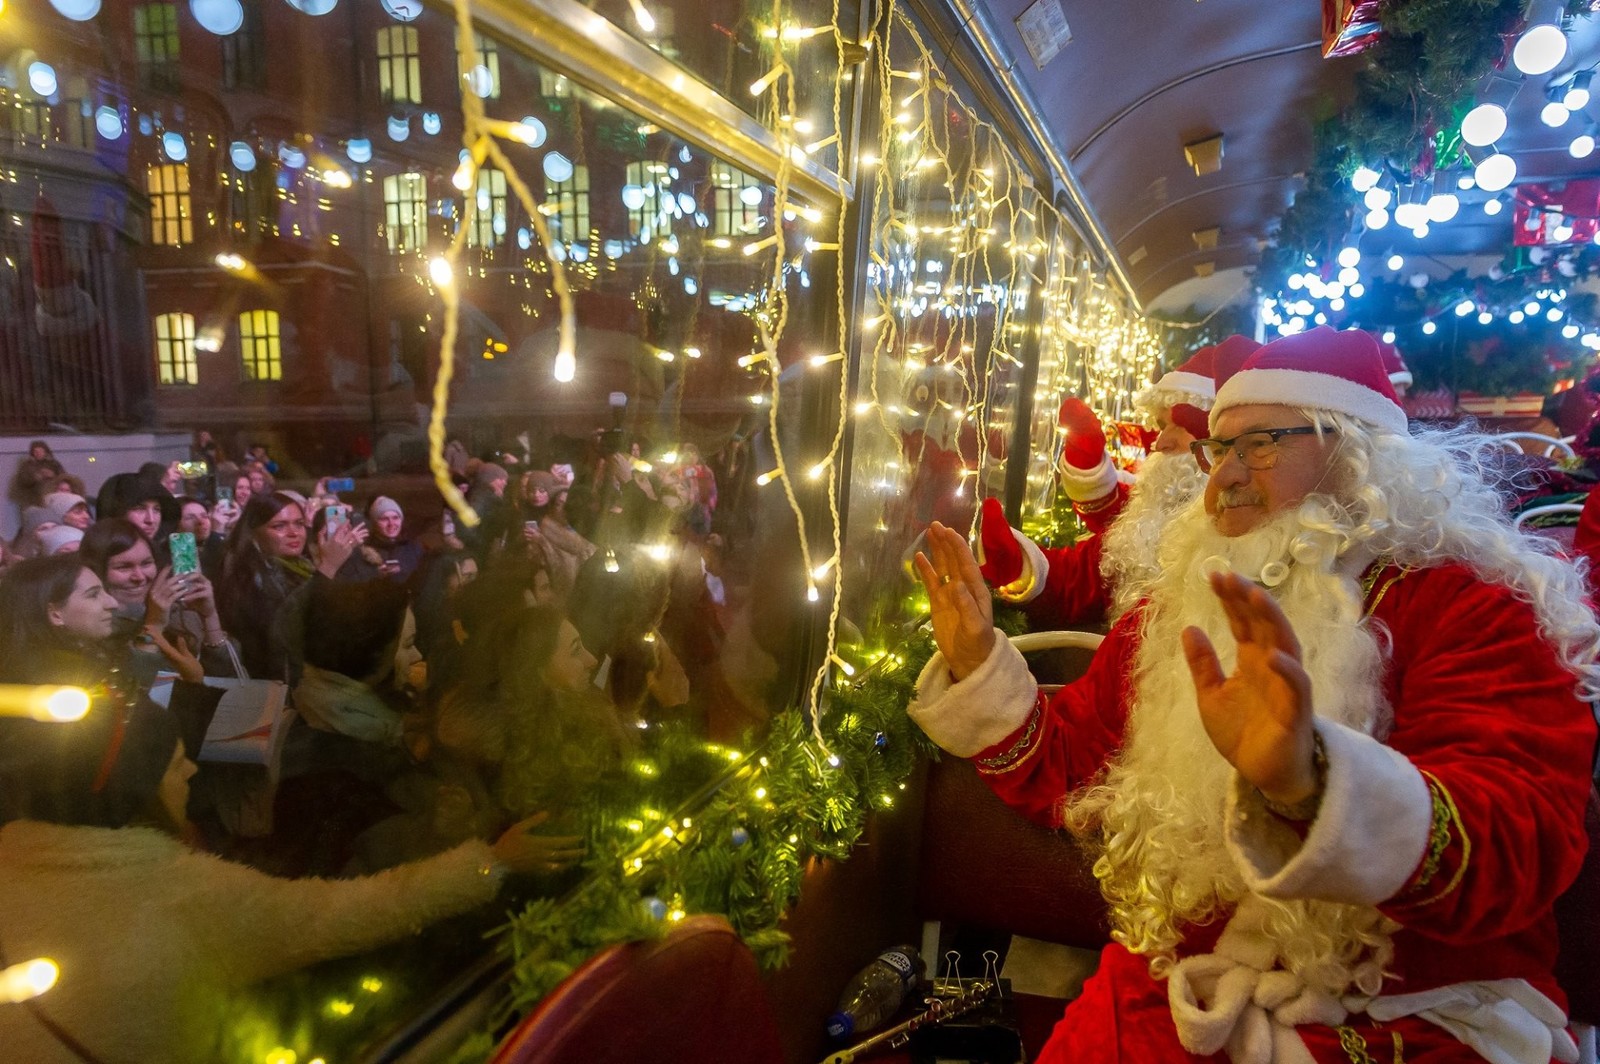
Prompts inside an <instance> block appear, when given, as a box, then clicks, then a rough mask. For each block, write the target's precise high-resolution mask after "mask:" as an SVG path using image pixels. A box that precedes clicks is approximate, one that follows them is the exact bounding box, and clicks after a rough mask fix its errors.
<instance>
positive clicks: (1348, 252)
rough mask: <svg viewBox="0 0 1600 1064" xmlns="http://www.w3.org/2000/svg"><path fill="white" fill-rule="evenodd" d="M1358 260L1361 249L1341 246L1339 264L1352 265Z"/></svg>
mask: <svg viewBox="0 0 1600 1064" xmlns="http://www.w3.org/2000/svg"><path fill="white" fill-rule="evenodd" d="M1360 261H1361V249H1360V248H1353V247H1352V248H1341V249H1340V250H1339V265H1340V266H1346V267H1349V266H1354V265H1355V264H1356V263H1358V262H1360Z"/></svg>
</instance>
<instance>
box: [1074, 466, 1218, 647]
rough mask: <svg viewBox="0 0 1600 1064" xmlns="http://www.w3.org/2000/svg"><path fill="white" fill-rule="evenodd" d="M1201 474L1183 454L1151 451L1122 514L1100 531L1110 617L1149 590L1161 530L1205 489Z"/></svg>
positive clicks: (1156, 570)
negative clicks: (1102, 533)
mask: <svg viewBox="0 0 1600 1064" xmlns="http://www.w3.org/2000/svg"><path fill="white" fill-rule="evenodd" d="M1205 486H1206V475H1205V474H1204V473H1202V472H1200V467H1199V466H1198V465H1196V464H1195V462H1194V459H1192V458H1190V457H1189V456H1188V455H1187V454H1172V455H1168V454H1161V453H1156V454H1152V455H1150V456H1149V457H1148V458H1146V459H1145V461H1144V466H1143V468H1141V469H1140V470H1139V479H1138V480H1136V481H1134V484H1133V490H1132V491H1131V492H1130V493H1129V495H1128V501H1127V502H1126V503H1125V504H1124V505H1123V508H1122V512H1121V513H1120V514H1118V515H1117V518H1116V520H1115V521H1113V522H1112V523H1111V527H1110V528H1108V529H1106V531H1105V547H1104V550H1102V551H1101V554H1100V575H1101V576H1102V577H1103V578H1104V579H1105V582H1106V586H1107V587H1109V588H1110V589H1111V596H1112V604H1111V616H1112V617H1113V618H1116V617H1120V616H1122V615H1123V614H1124V613H1126V612H1128V610H1129V609H1131V608H1132V607H1133V605H1134V604H1135V603H1137V602H1138V601H1139V600H1140V599H1141V598H1143V597H1144V596H1145V595H1146V594H1147V593H1148V592H1149V590H1150V585H1151V584H1152V583H1154V581H1155V579H1156V577H1157V576H1159V575H1160V574H1161V567H1160V565H1159V563H1158V561H1157V557H1156V549H1157V547H1158V546H1159V545H1160V543H1161V533H1162V532H1163V531H1164V530H1165V529H1166V527H1167V525H1168V524H1169V523H1171V521H1172V519H1173V517H1174V516H1175V515H1176V514H1178V513H1179V512H1181V511H1182V510H1183V509H1184V508H1185V507H1186V506H1188V505H1189V504H1190V503H1191V502H1193V501H1194V500H1195V499H1197V498H1199V497H1200V495H1201V494H1202V493H1203V492H1204V491H1205Z"/></svg>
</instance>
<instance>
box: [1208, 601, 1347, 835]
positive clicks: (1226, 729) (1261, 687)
mask: <svg viewBox="0 0 1600 1064" xmlns="http://www.w3.org/2000/svg"><path fill="white" fill-rule="evenodd" d="M1211 589H1212V590H1213V591H1215V592H1216V594H1217V598H1218V599H1219V600H1221V602H1222V609H1223V611H1224V612H1225V613H1226V614H1227V617H1228V626H1229V628H1230V629H1231V630H1232V632H1233V638H1234V640H1235V642H1236V643H1237V644H1238V664H1237V665H1236V666H1235V668H1234V671H1233V675H1232V676H1227V675H1225V674H1224V673H1223V671H1222V665H1221V663H1220V662H1218V660H1217V652H1216V650H1215V648H1213V647H1212V645H1211V640H1210V639H1209V638H1207V637H1206V634H1205V632H1203V631H1202V630H1201V629H1199V628H1197V627H1194V626H1193V625H1191V626H1189V627H1188V628H1185V629H1184V631H1183V652H1184V656H1185V657H1187V658H1188V660H1189V672H1190V674H1191V675H1192V676H1193V677H1194V686H1195V696H1196V701H1197V702H1198V704H1199V709H1200V720H1201V723H1203V724H1204V725H1205V729H1206V734H1207V735H1209V736H1210V737H1211V742H1212V743H1213V744H1215V745H1216V748H1217V752H1218V753H1220V754H1221V755H1222V756H1223V757H1224V758H1226V759H1227V761H1228V763H1229V764H1231V765H1232V766H1233V767H1234V768H1235V769H1237V770H1238V772H1239V775H1241V776H1243V777H1244V779H1245V780H1246V782H1248V783H1250V784H1251V785H1253V786H1254V787H1255V788H1256V790H1258V791H1260V792H1261V794H1262V795H1263V796H1264V797H1265V798H1266V799H1267V800H1268V801H1270V802H1275V803H1278V804H1280V805H1283V806H1294V805H1298V804H1300V803H1302V802H1306V801H1308V800H1314V798H1315V797H1316V794H1317V791H1318V789H1319V781H1318V780H1317V776H1316V772H1315V770H1314V767H1313V760H1312V749H1313V745H1314V737H1315V732H1314V731H1313V729H1312V726H1311V722H1312V716H1313V714H1312V711H1311V678H1310V677H1309V676H1307V675H1306V670H1305V668H1304V666H1302V665H1301V662H1300V641H1299V640H1298V639H1296V638H1295V634H1294V629H1293V628H1292V627H1291V626H1290V624H1289V618H1287V617H1285V616H1284V613H1283V610H1282V608H1281V607H1279V605H1278V604H1277V603H1276V602H1274V601H1273V599H1272V596H1270V595H1268V594H1267V593H1266V592H1265V591H1264V590H1262V589H1261V588H1260V587H1258V586H1257V585H1255V584H1253V583H1251V582H1250V581H1248V580H1246V579H1245V578H1244V577H1242V576H1240V575H1238V574H1237V573H1213V574H1212V576H1211Z"/></svg>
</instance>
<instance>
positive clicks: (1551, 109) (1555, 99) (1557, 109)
mask: <svg viewBox="0 0 1600 1064" xmlns="http://www.w3.org/2000/svg"><path fill="white" fill-rule="evenodd" d="M1545 95H1546V96H1547V97H1548V98H1549V102H1548V103H1546V104H1545V105H1544V107H1543V108H1542V109H1540V111H1539V121H1541V122H1543V123H1544V124H1545V125H1547V126H1549V127H1550V128H1552V129H1555V128H1557V127H1559V126H1564V125H1566V124H1567V119H1569V118H1571V117H1572V112H1571V111H1569V110H1567V105H1566V104H1565V103H1563V102H1562V99H1561V97H1562V93H1561V92H1560V90H1558V89H1549V90H1547V91H1546V94H1545Z"/></svg>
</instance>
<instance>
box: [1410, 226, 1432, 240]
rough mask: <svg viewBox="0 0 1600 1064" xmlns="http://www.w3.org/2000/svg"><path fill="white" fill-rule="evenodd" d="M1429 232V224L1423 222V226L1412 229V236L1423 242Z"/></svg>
mask: <svg viewBox="0 0 1600 1064" xmlns="http://www.w3.org/2000/svg"><path fill="white" fill-rule="evenodd" d="M1428 232H1429V230H1428V223H1427V222H1423V223H1422V224H1421V225H1418V226H1415V227H1414V228H1412V230H1411V235H1412V236H1414V237H1416V238H1417V239H1418V240H1421V239H1423V238H1425V237H1426V236H1427V235H1428Z"/></svg>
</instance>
